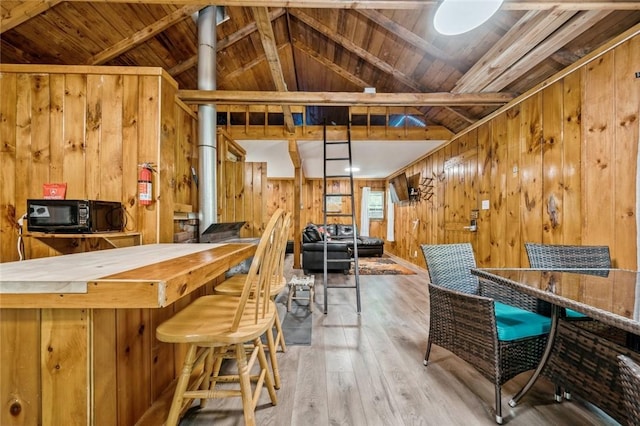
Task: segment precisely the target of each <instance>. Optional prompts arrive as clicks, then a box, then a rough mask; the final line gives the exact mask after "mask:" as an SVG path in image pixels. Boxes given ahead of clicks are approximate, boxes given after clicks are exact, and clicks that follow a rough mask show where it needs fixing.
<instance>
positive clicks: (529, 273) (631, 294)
mask: <svg viewBox="0 0 640 426" xmlns="http://www.w3.org/2000/svg"><path fill="white" fill-rule="evenodd" d="M471 273H472V274H473V275H475V276H477V277H478V278H479V279H480V283H481V285H482V283H483V282H490V283H493V284H497V285H504V286H507V287H510V288H512V289H514V290H516V291H519V292H522V293H525V294H529V295H531V296H533V297H536V298H538V299H540V300H544V301H547V302H549V303H550V304H551V329H550V331H549V339H548V340H547V346H546V348H545V351H544V354H543V355H542V359H541V360H540V364H539V365H538V368H537V369H536V370H535V371H534V373H533V375H532V376H531V377H530V379H529V380H528V381H527V383H525V385H524V386H523V388H522V389H521V390H520V391H519V392H518V393H517V394H516V395H515V396H514V397H513V398H512V399H511V400H510V401H509V405H510V406H512V407H515V406H516V404H517V403H518V401H519V400H520V399H521V398H522V397H523V396H524V395H525V394H526V393H527V392H528V391H529V389H531V387H532V386H533V384H534V383H535V381H536V380H537V379H538V377H539V376H540V373H541V372H542V371H543V370H544V368H545V366H546V365H547V362H548V361H549V358H550V355H551V353H552V350H553V347H554V342H555V339H556V333H557V331H558V323H559V318H560V317H561V316H562V315H563V312H564V309H572V310H574V311H577V312H580V313H582V314H585V315H586V316H588V317H590V318H592V319H596V320H598V321H600V322H602V323H604V324H607V325H610V326H612V327H615V328H618V329H621V330H625V331H627V332H630V333H632V334H633V335H636V336H640V272H636V271H628V270H622V269H563V270H552V269H520V268H518V269H502V268H496V269H481V268H475V269H472V270H471ZM563 308H564V309H563ZM556 400H558V401H559V400H560V399H559V396H558V393H557V392H556Z"/></svg>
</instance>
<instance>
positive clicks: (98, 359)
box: [90, 309, 118, 426]
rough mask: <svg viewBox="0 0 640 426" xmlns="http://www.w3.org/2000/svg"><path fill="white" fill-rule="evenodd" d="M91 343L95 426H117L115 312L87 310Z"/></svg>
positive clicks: (111, 310) (93, 419)
mask: <svg viewBox="0 0 640 426" xmlns="http://www.w3.org/2000/svg"><path fill="white" fill-rule="evenodd" d="M91 315H92V318H91V339H92V341H93V354H92V355H93V357H92V359H91V360H90V361H91V369H90V371H91V374H92V376H93V377H92V381H93V384H94V385H93V388H94V393H93V397H92V400H91V405H92V407H93V418H92V419H91V422H92V423H90V424H94V425H95V426H117V425H118V383H117V380H116V375H114V374H113V372H114V371H117V357H116V355H117V352H116V347H117V346H116V311H115V309H93V310H91Z"/></svg>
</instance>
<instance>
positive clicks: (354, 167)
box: [344, 166, 360, 172]
mask: <svg viewBox="0 0 640 426" xmlns="http://www.w3.org/2000/svg"><path fill="white" fill-rule="evenodd" d="M344 171H345V172H359V171H360V167H356V166H353V167H345V169H344Z"/></svg>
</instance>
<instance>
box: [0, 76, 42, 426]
mask: <svg viewBox="0 0 640 426" xmlns="http://www.w3.org/2000/svg"><path fill="white" fill-rule="evenodd" d="M14 81H15V80H14ZM3 87H6V86H3ZM3 93H6V92H3ZM0 342H2V344H1V345H0V359H2V362H0V377H2V380H0V398H2V401H3V404H2V409H1V410H0V424H2V425H6V426H18V425H36V424H42V417H41V405H40V381H39V377H40V365H41V362H40V310H39V309H4V310H3V311H2V321H0ZM16 366H20V368H16ZM12 411H13V412H12Z"/></svg>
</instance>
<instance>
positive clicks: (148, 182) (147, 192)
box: [138, 163, 155, 206]
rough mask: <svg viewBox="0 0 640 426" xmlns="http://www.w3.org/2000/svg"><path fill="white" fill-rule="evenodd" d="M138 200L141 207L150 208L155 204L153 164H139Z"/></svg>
mask: <svg viewBox="0 0 640 426" xmlns="http://www.w3.org/2000/svg"><path fill="white" fill-rule="evenodd" d="M138 167H139V168H140V172H139V173H138V200H139V202H140V205H142V206H148V205H150V204H151V203H152V202H153V172H154V171H155V170H154V169H153V164H152V163H142V164H139V165H138Z"/></svg>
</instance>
